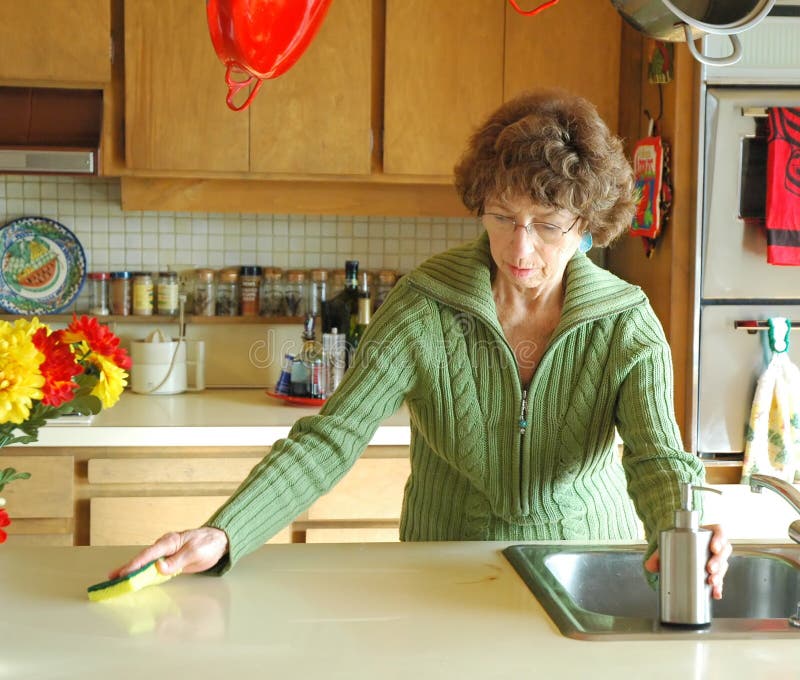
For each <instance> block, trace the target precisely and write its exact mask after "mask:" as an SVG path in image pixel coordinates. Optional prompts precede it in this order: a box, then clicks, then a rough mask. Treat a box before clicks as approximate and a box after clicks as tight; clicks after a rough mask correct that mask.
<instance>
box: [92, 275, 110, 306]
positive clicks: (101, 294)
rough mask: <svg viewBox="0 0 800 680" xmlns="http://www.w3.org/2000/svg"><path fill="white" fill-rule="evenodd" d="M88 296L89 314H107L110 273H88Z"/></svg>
mask: <svg viewBox="0 0 800 680" xmlns="http://www.w3.org/2000/svg"><path fill="white" fill-rule="evenodd" d="M88 278H89V286H90V297H91V301H90V303H89V314H94V315H96V316H108V314H109V304H108V283H109V280H110V279H111V275H110V274H109V273H108V272H90V273H89V277H88Z"/></svg>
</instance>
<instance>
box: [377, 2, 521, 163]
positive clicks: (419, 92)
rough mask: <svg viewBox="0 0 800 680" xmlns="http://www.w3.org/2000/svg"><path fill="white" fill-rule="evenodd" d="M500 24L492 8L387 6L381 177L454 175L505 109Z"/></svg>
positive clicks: (501, 13)
mask: <svg viewBox="0 0 800 680" xmlns="http://www.w3.org/2000/svg"><path fill="white" fill-rule="evenodd" d="M504 17H505V10H504V6H503V3H502V2H497V1H496V0H473V1H472V2H469V3H465V2H463V0H441V1H439V2H429V0H387V2H386V48H385V50H386V52H385V59H386V80H385V97H384V135H383V170H384V172H385V173H387V174H401V175H444V176H450V175H451V174H452V169H453V165H454V164H455V162H456V161H457V160H458V157H459V155H460V154H461V151H462V149H463V147H464V142H465V140H466V138H467V136H468V135H469V133H470V132H471V131H472V130H473V128H474V127H475V126H476V125H477V124H478V123H479V122H480V121H481V119H482V118H483V117H484V116H485V115H487V114H488V113H489V112H490V111H491V110H492V109H494V108H495V107H497V106H498V105H499V104H500V103H501V102H502V101H503V39H504V38H503V36H504Z"/></svg>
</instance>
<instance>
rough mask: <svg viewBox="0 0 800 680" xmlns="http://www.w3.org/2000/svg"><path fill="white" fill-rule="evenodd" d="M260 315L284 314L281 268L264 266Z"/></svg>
mask: <svg viewBox="0 0 800 680" xmlns="http://www.w3.org/2000/svg"><path fill="white" fill-rule="evenodd" d="M260 308H261V316H273V317H274V316H284V315H285V314H286V310H285V306H284V300H283V270H282V269H281V268H280V267H266V268H265V269H264V272H263V278H262V280H261V304H260Z"/></svg>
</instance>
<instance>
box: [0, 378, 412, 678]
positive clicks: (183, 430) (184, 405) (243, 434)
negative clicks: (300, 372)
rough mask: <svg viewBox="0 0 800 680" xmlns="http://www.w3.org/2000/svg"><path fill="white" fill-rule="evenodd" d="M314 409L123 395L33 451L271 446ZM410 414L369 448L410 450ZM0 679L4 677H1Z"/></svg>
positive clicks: (231, 395)
mask: <svg viewBox="0 0 800 680" xmlns="http://www.w3.org/2000/svg"><path fill="white" fill-rule="evenodd" d="M318 411H319V409H318V408H314V407H305V406H291V405H287V404H286V403H284V402H281V401H278V400H277V399H273V398H272V397H268V396H267V395H266V393H265V392H264V390H262V389H207V390H204V391H202V392H186V393H184V394H177V395H172V396H169V395H157V396H155V395H142V394H136V393H134V392H131V391H129V390H126V391H125V392H124V393H123V395H122V397H121V399H120V400H119V402H118V403H117V404H116V405H115V406H114V407H113V408H110V409H106V410H103V411H101V412H100V413H99V414H97V415H96V416H94V418H93V419H92V422H91V424H90V425H77V424H73V425H67V424H65V421H66V420H67V419H65V418H62V419H60V420H55V421H51V422H50V423H48V424H47V425H46V426H45V427H43V428H41V429H40V430H39V441H38V442H37V444H35V446H269V445H271V444H273V443H274V442H275V441H276V440H277V439H280V438H282V437H285V436H286V435H287V434H288V433H289V429H290V428H291V426H292V424H293V423H294V422H295V421H296V420H297V419H298V418H301V417H303V416H307V415H313V414H315V413H317V412H318ZM410 438H411V430H410V428H409V421H408V411H407V410H406V408H405V406H403V407H402V408H401V409H400V410H399V411H398V412H397V413H395V414H394V415H393V416H390V417H389V418H387V419H386V420H385V421H384V422H383V424H382V425H381V426H380V427H379V428H378V430H377V431H376V432H375V435H374V436H373V438H372V440H371V441H370V444H371V445H374V446H379V445H398V446H402V445H408V443H409V441H410ZM0 678H2V675H0Z"/></svg>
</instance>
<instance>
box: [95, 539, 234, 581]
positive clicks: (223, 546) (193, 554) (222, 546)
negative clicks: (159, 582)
mask: <svg viewBox="0 0 800 680" xmlns="http://www.w3.org/2000/svg"><path fill="white" fill-rule="evenodd" d="M226 552H228V536H227V534H226V533H225V532H224V531H222V530H221V529H215V528H214V527H200V528H199V529H189V530H188V531H180V532H177V531H172V532H170V533H168V534H164V535H163V536H162V537H161V538H159V539H158V540H157V541H156V542H155V543H153V545H151V546H150V547H148V548H145V549H144V550H142V552H140V553H139V554H138V555H136V557H134V558H133V559H132V560H131V561H130V562H127V563H126V564H123V565H122V566H121V567H118V568H117V569H114V570H113V571H112V572H110V573H109V575H108V578H109V579H115V578H119V577H121V576H127V575H128V574H130V573H131V572H132V571H136V570H137V569H140V568H141V567H143V566H144V565H145V564H148V563H150V562H152V561H153V560H159V563H158V570H159V571H160V572H161V573H162V574H177V573H181V572H183V573H186V574H194V573H197V572H199V571H206V569H210V568H211V567H213V566H214V565H215V564H216V563H217V562H219V561H220V559H221V558H222V556H223V555H225V553H226Z"/></svg>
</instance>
